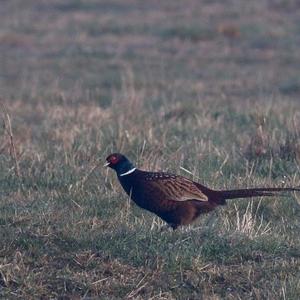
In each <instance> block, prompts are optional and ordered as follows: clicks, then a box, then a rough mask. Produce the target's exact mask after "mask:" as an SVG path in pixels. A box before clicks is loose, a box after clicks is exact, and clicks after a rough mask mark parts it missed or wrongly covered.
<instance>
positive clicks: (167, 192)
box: [104, 153, 300, 230]
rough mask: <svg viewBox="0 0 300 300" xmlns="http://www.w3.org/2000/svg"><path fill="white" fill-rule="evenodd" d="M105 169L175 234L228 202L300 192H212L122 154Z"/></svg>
mask: <svg viewBox="0 0 300 300" xmlns="http://www.w3.org/2000/svg"><path fill="white" fill-rule="evenodd" d="M104 166H105V167H110V168H112V169H113V170H115V171H116V173H117V176H118V179H119V182H120V184H121V185H122V187H123V189H124V190H125V192H126V193H127V195H129V197H130V198H131V199H132V200H133V201H134V202H135V203H136V204H137V205H138V206H139V207H141V208H143V209H146V210H148V211H150V212H152V213H154V214H156V215H157V216H159V217H160V218H161V219H163V220H164V221H165V222H166V223H167V224H168V225H169V226H170V227H172V228H173V229H174V230H175V229H176V228H177V227H178V226H181V225H188V224H190V223H192V222H193V221H194V220H195V219H196V218H198V216H199V215H201V214H203V213H208V212H210V211H212V210H214V209H215V208H216V207H217V206H219V205H225V204H226V200H229V199H236V198H249V197H264V196H274V195H276V194H277V193H278V192H287V191H300V188H293V187H287V188H266V187H263V188H249V189H234V190H213V189H210V188H208V187H206V186H203V185H201V184H200V183H197V182H194V181H192V180H190V179H188V178H186V177H183V176H180V175H174V174H170V173H165V172H147V171H143V170H139V169H137V168H136V167H135V166H134V165H133V164H132V163H131V162H130V161H129V160H128V159H127V158H126V157H125V156H124V155H122V154H120V153H113V154H110V155H109V156H108V157H107V158H106V164H105V165H104ZM277 195H278V194H277Z"/></svg>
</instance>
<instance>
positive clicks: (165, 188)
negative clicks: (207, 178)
mask: <svg viewBox="0 0 300 300" xmlns="http://www.w3.org/2000/svg"><path fill="white" fill-rule="evenodd" d="M145 180H146V181H147V185H148V187H149V191H150V190H151V194H152V196H153V195H154V194H157V196H159V197H160V198H164V199H172V200H174V201H187V200H197V201H201V202H207V201H208V197H207V195H205V194H204V193H203V192H202V191H201V189H200V185H199V184H197V183H195V182H193V181H192V180H189V179H187V178H185V177H182V176H176V175H171V174H168V173H150V174H148V175H147V176H146V177H145Z"/></svg>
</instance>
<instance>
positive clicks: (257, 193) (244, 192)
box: [217, 187, 300, 200]
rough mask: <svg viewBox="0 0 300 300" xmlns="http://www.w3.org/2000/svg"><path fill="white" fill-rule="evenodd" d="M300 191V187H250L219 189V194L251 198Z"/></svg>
mask: <svg viewBox="0 0 300 300" xmlns="http://www.w3.org/2000/svg"><path fill="white" fill-rule="evenodd" d="M293 191H300V188H289V187H287V188H250V189H238V190H224V191H217V193H218V196H219V197H220V198H221V199H223V200H226V199H236V198H249V197H264V196H276V195H278V196H285V194H283V193H279V192H293Z"/></svg>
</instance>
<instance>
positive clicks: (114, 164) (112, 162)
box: [104, 153, 135, 176]
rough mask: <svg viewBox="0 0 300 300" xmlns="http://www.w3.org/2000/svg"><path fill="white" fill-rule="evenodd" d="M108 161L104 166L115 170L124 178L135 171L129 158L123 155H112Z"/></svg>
mask: <svg viewBox="0 0 300 300" xmlns="http://www.w3.org/2000/svg"><path fill="white" fill-rule="evenodd" d="M106 161H107V163H106V164H105V165H104V166H105V167H110V168H112V169H114V170H115V171H116V172H117V174H118V175H119V176H122V175H123V174H126V173H127V172H129V171H131V170H133V169H135V168H134V166H133V164H132V163H131V162H130V161H129V160H128V159H127V157H126V156H124V155H123V154H121V153H113V154H110V155H109V156H108V157H107V158H106Z"/></svg>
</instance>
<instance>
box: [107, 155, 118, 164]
mask: <svg viewBox="0 0 300 300" xmlns="http://www.w3.org/2000/svg"><path fill="white" fill-rule="evenodd" d="M109 160H110V162H111V163H112V164H115V163H116V162H117V161H118V158H117V157H116V156H112V157H111V158H110V159H109Z"/></svg>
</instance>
